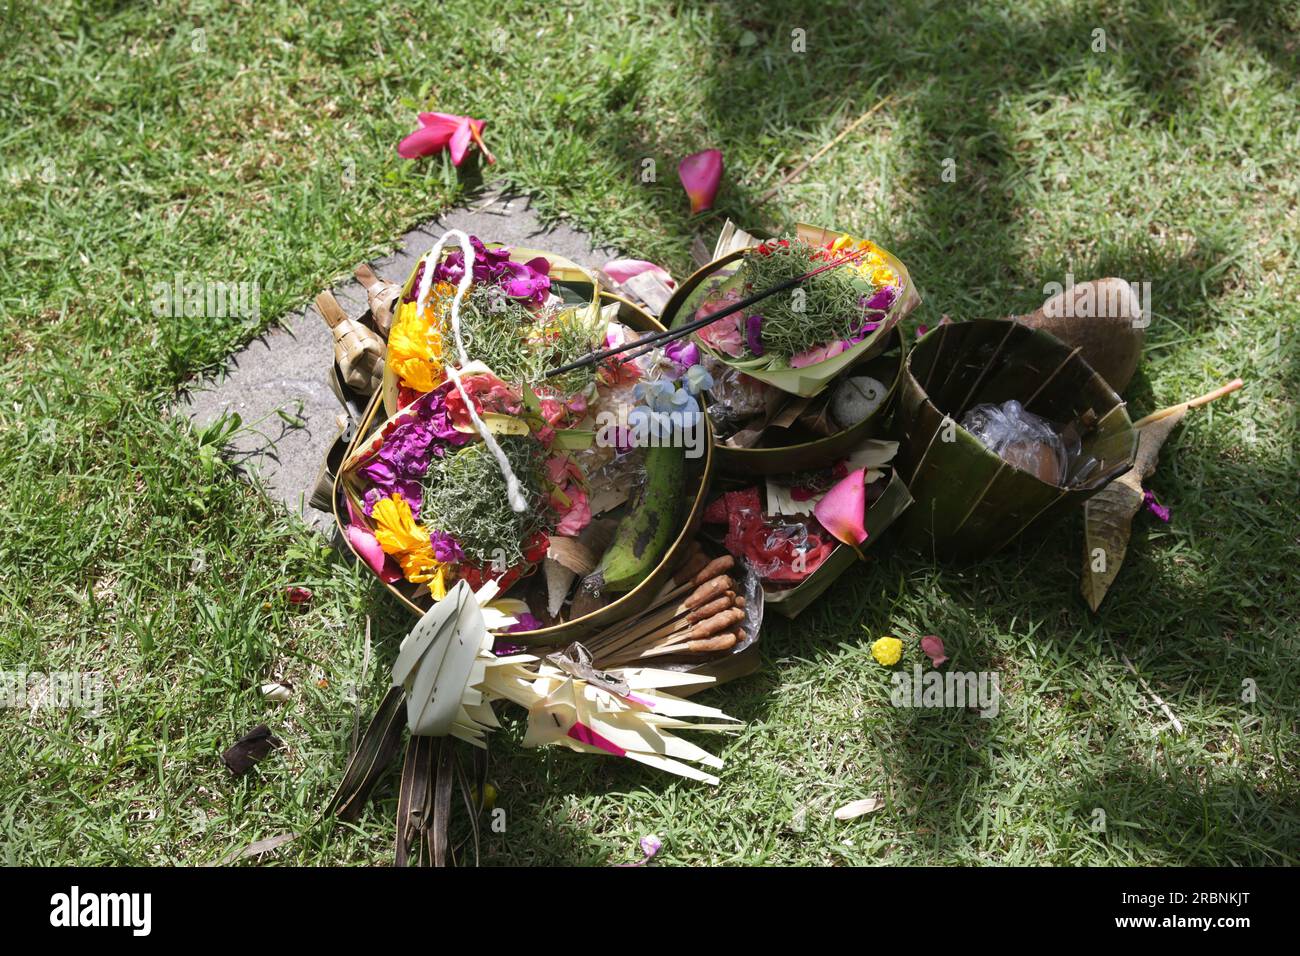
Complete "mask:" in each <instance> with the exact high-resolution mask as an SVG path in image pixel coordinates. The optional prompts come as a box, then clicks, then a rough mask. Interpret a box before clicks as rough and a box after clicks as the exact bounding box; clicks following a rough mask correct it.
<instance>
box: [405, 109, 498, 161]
mask: <svg viewBox="0 0 1300 956" xmlns="http://www.w3.org/2000/svg"><path fill="white" fill-rule="evenodd" d="M419 119H420V128H419V129H417V130H416V131H415V132H413V133H411V134H410V135H409V136H407V137H406V138H405V139H403V140H402V141H401V142H400V143H398V144H397V154H398V155H399V156H401V157H402V158H404V159H417V158H419V157H421V156H432V155H433V154H434V153H440V152H442V151H443V150H444V149H448V148H450V150H451V161H452V163H453V164H455V165H457V166H459V165H460V164H461V162H462V161H463V160H464V159H465V154H466V152H468V150H469V146H470V143H471V142H474V143H477V144H478V146H479V148H480V149H482V150H483V155H484V156H485V157H487V161H488V162H489V163H491V162H495V161H496V159H495V157H493V155H492V154H491V153H489V152H488V151H487V147H486V146H484V145H483V138H482V135H483V127H484V126H485V125H486V121H484V120H477V119H474V118H473V117H470V116H456V115H455V114H453V113H421V114H420V115H419Z"/></svg>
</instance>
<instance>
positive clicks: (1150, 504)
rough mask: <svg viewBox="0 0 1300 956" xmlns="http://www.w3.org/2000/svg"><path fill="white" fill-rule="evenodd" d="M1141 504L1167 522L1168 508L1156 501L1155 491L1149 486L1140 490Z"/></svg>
mask: <svg viewBox="0 0 1300 956" xmlns="http://www.w3.org/2000/svg"><path fill="white" fill-rule="evenodd" d="M1142 504H1144V505H1146V509H1147V510H1148V511H1150V512H1151V513H1152V514H1153V515H1155V516H1156V517H1157V518H1159V519H1160V520H1161V521H1163V522H1164V523H1165V524H1168V523H1169V509H1168V508H1166V507H1165V506H1164V505H1162V504H1161V503H1160V502H1158V501H1156V493H1155V492H1154V491H1152V490H1151V489H1150V488H1148V489H1146V490H1145V491H1144V492H1142Z"/></svg>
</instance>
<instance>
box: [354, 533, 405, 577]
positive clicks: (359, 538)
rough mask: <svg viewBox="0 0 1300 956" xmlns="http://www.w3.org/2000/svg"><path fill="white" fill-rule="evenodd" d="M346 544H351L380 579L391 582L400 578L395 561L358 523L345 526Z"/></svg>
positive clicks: (399, 570) (400, 574)
mask: <svg viewBox="0 0 1300 956" xmlns="http://www.w3.org/2000/svg"><path fill="white" fill-rule="evenodd" d="M346 534H347V537H348V544H350V545H352V550H353V551H355V552H356V553H357V554H358V555H359V556H360V558H361V560H362V561H364V562H366V565H367V566H368V567H369V568H370V570H371V571H374V572H375V574H377V575H379V579H380V580H381V581H387V582H388V583H390V584H391V583H392V582H394V581H398V580H401V577H402V572H401V569H400V568H398V566H397V564H396V562H394V561H393V559H392V558H390V557H389V556H388V555H386V554H385V553H384V549H383V548H381V547H380V546H379V541H378V540H377V539H376V538H375V536H374V535H373V534H371V533H370V532H369V531H367V530H366V529H365V528H363V527H361V526H360V525H356V524H352V525H348V528H347V532H346Z"/></svg>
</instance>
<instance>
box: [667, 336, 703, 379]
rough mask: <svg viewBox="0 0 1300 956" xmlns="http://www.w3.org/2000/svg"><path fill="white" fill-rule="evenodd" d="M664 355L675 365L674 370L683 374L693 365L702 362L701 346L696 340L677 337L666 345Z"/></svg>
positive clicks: (678, 373)
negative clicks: (691, 340) (690, 340)
mask: <svg viewBox="0 0 1300 956" xmlns="http://www.w3.org/2000/svg"><path fill="white" fill-rule="evenodd" d="M664 356H665V357H666V358H667V359H668V361H670V362H672V363H673V365H674V366H675V368H674V372H675V373H676V374H677V375H681V374H682V373H683V372H685V371H686V370H687V369H688V368H690V367H691V366H692V365H698V364H699V362H700V347H699V346H698V345H696V344H695V343H694V342H687V341H683V340H682V339H675V340H674V341H672V342H669V343H668V344H667V345H666V346H664Z"/></svg>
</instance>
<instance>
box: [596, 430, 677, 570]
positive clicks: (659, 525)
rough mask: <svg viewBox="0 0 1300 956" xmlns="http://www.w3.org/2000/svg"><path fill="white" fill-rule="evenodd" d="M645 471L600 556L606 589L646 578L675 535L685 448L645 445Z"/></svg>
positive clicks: (661, 557)
mask: <svg viewBox="0 0 1300 956" xmlns="http://www.w3.org/2000/svg"><path fill="white" fill-rule="evenodd" d="M645 470H646V480H645V486H644V488H643V489H642V492H641V496H640V498H639V499H638V501H637V502H636V504H635V505H634V506H633V507H631V508H630V509H629V510H628V513H627V514H626V515H624V516H623V518H622V520H620V521H619V523H618V527H617V528H616V529H615V530H614V541H613V543H612V544H610V546H609V548H608V549H606V551H605V554H604V555H603V556H602V557H601V559H600V567H599V571H600V573H601V575H602V577H603V578H604V580H605V585H604V586H605V588H606V589H607V590H609V591H615V592H618V591H630V590H632V589H633V588H634V587H636V586H637V585H638V584H640V583H641V582H642V581H644V580H645V579H646V578H647V577H649V576H650V572H651V571H653V570H654V569H655V568H656V567H657V566H658V565H659V562H660V561H662V560H663V557H664V554H665V553H667V551H668V547H669V545H671V544H672V542H673V539H674V538H675V537H676V536H677V531H678V528H677V518H678V509H679V508H680V506H681V500H682V489H683V486H684V484H685V481H686V450H685V449H684V448H673V447H664V448H647V449H646V453H645Z"/></svg>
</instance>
